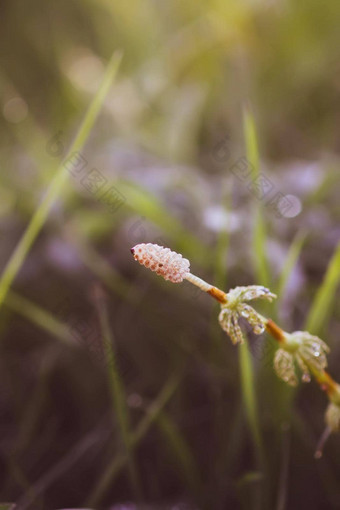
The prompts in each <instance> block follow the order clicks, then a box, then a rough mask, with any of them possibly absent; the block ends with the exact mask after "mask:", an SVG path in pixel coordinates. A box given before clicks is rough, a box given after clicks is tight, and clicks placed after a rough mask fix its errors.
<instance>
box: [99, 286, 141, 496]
mask: <svg viewBox="0 0 340 510" xmlns="http://www.w3.org/2000/svg"><path fill="white" fill-rule="evenodd" d="M94 291H95V292H94V294H95V296H94V298H95V299H94V300H95V304H96V307H97V311H98V316H99V322H100V329H101V333H102V340H103V344H104V352H105V360H106V363H105V365H106V370H107V376H108V381H109V388H110V393H111V397H112V404H113V408H114V409H115V411H116V415H117V421H118V427H119V430H120V436H121V439H122V442H123V446H124V450H125V453H126V456H127V459H128V470H129V475H130V481H131V486H132V489H133V490H134V492H135V497H136V498H137V500H139V499H140V498H141V485H140V481H139V477H138V474H137V469H136V465H135V461H134V457H133V454H132V451H131V447H130V445H131V439H130V419H129V413H128V408H127V404H126V395H125V391H124V388H123V384H122V381H121V378H120V375H119V371H118V365H117V359H116V353H115V350H114V348H113V338H112V332H111V328H110V322H109V317H108V312H107V305H106V298H105V293H104V291H103V289H102V288H101V286H99V285H97V286H96V287H95V289H94Z"/></svg>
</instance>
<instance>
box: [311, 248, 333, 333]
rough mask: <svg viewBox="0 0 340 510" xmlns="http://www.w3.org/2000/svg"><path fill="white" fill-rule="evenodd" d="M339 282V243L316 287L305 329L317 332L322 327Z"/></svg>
mask: <svg viewBox="0 0 340 510" xmlns="http://www.w3.org/2000/svg"><path fill="white" fill-rule="evenodd" d="M339 282H340V243H339V244H338V246H337V248H336V250H335V253H334V255H333V257H332V258H331V260H330V261H329V264H328V267H327V271H326V274H325V276H324V279H323V282H322V284H321V287H320V288H319V289H318V291H317V293H316V296H315V298H314V301H313V304H312V306H311V309H310V312H309V314H308V317H307V320H306V330H307V331H310V332H311V333H312V334H315V335H317V334H319V333H320V331H321V328H322V327H323V325H324V323H325V321H326V319H327V316H328V314H329V310H330V307H331V304H332V300H333V298H334V295H335V292H336V289H337V287H338V284H339Z"/></svg>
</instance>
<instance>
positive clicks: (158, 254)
mask: <svg viewBox="0 0 340 510" xmlns="http://www.w3.org/2000/svg"><path fill="white" fill-rule="evenodd" d="M131 253H132V255H133V257H134V259H135V260H137V261H138V262H139V263H140V264H142V265H143V266H145V267H148V268H149V269H151V271H154V272H155V273H157V274H158V275H160V276H163V278H164V279H165V280H169V281H171V282H172V283H181V282H182V281H183V280H184V279H185V277H186V275H188V274H189V273H190V262H189V260H187V259H185V258H183V257H182V255H181V254H180V253H176V252H174V251H171V250H170V248H164V247H163V246H159V245H158V244H152V243H141V244H136V246H134V247H133V248H131Z"/></svg>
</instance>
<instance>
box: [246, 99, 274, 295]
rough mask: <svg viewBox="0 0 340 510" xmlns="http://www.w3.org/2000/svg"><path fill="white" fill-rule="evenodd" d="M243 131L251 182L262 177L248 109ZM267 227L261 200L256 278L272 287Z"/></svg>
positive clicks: (255, 250)
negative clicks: (268, 259) (267, 253)
mask: <svg viewBox="0 0 340 510" xmlns="http://www.w3.org/2000/svg"><path fill="white" fill-rule="evenodd" d="M243 129H244V138H245V144H246V153H247V160H248V163H249V164H250V165H251V168H252V170H251V173H250V176H249V177H250V178H251V180H256V179H258V178H259V176H260V157H259V150H258V142H257V134H256V126H255V121H254V116H253V115H252V113H251V112H250V111H249V109H248V108H244V110H243ZM266 240H267V239H266V227H265V222H264V218H263V204H262V202H261V201H260V200H258V201H257V203H256V204H255V224H254V232H253V253H254V264H255V276H256V279H257V281H258V283H259V284H261V285H264V286H265V287H270V281H271V278H270V273H269V269H268V267H269V266H268V261H267V257H266Z"/></svg>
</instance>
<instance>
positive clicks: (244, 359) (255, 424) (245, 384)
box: [239, 342, 263, 461]
mask: <svg viewBox="0 0 340 510" xmlns="http://www.w3.org/2000/svg"><path fill="white" fill-rule="evenodd" d="M239 347H240V357H239V361H240V370H241V389H242V396H243V402H244V405H245V409H246V414H247V419H248V423H249V427H250V431H251V434H252V436H253V440H254V443H255V446H256V448H257V452H258V458H259V460H260V461H261V460H262V458H263V454H262V439H261V433H260V426H259V419H258V410H257V401H256V394H255V388H254V384H255V380H254V379H255V378H254V372H253V365H252V361H251V354H250V351H249V346H248V342H244V343H243V344H242V345H240V346H239Z"/></svg>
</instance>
